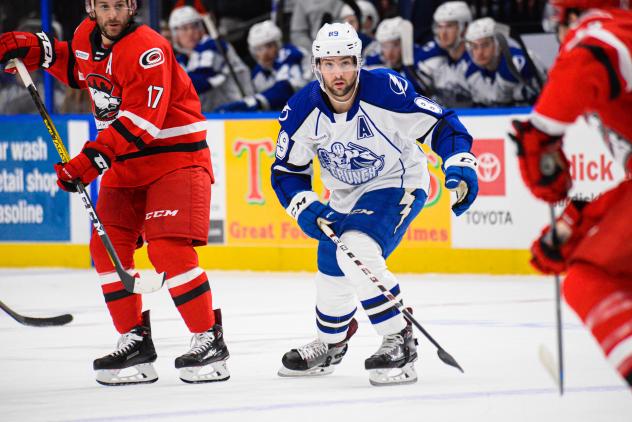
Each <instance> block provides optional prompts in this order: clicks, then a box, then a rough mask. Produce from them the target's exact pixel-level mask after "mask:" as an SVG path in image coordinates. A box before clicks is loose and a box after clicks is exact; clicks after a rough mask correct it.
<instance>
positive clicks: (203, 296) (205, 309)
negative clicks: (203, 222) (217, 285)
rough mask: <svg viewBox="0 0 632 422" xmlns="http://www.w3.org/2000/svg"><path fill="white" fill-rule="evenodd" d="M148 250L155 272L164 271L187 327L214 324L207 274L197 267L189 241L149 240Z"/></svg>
mask: <svg viewBox="0 0 632 422" xmlns="http://www.w3.org/2000/svg"><path fill="white" fill-rule="evenodd" d="M148 253H149V259H150V260H151V262H152V264H153V265H154V267H155V268H156V271H157V272H159V273H161V272H163V271H164V272H166V273H167V280H166V284H167V287H168V288H169V293H170V294H171V297H172V298H173V302H174V303H175V304H176V307H177V308H178V311H179V312H180V315H182V319H183V320H184V323H185V324H186V325H187V327H188V328H189V330H190V331H191V332H192V333H201V332H204V331H207V330H209V329H210V328H211V327H212V326H213V325H215V315H214V313H213V306H212V305H213V297H212V294H211V287H210V285H209V283H208V278H207V277H206V273H205V272H204V270H203V269H201V268H200V267H198V257H197V253H196V252H195V249H193V246H192V244H191V241H190V240H189V239H178V238H163V239H154V240H151V241H149V250H148Z"/></svg>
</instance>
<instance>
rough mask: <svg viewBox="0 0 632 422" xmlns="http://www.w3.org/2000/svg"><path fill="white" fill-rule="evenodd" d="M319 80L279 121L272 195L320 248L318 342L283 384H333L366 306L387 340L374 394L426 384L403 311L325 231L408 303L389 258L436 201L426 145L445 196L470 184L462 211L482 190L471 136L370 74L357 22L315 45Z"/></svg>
mask: <svg viewBox="0 0 632 422" xmlns="http://www.w3.org/2000/svg"><path fill="white" fill-rule="evenodd" d="M312 53H313V59H312V67H313V70H314V73H315V74H316V78H317V81H314V82H311V83H309V84H308V85H307V86H306V87H305V88H303V89H302V90H301V91H299V92H298V93H297V94H295V95H294V96H293V97H292V98H291V99H290V101H289V102H288V104H287V105H286V106H285V107H284V109H283V111H282V112H281V116H280V117H279V122H280V124H281V130H280V132H279V136H278V140H277V146H276V159H275V162H274V164H273V166H272V186H273V188H274V190H275V192H276V194H277V197H278V199H279V201H280V202H281V205H282V206H283V207H284V208H285V209H286V211H287V212H288V213H289V215H290V216H292V217H293V218H295V219H296V220H297V221H298V224H299V226H300V227H301V229H302V230H303V231H304V232H305V234H307V235H308V236H310V237H312V238H314V239H318V240H319V244H318V273H317V275H316V290H317V295H316V329H317V339H316V340H314V341H313V342H311V343H308V344H306V345H304V346H301V347H297V348H296V349H292V350H290V351H289V352H287V353H286V354H285V355H284V356H283V359H282V363H283V366H282V367H281V369H280V370H279V375H281V376H306V375H324V374H329V373H331V372H333V370H334V366H333V365H336V364H338V363H340V361H341V360H342V358H343V357H344V355H345V353H346V351H347V348H348V344H347V342H348V341H349V339H350V338H351V336H352V335H353V334H354V332H355V331H356V329H357V322H356V320H355V319H354V318H353V316H354V314H355V312H356V300H357V299H359V300H360V302H361V304H362V307H363V308H364V310H365V312H366V314H367V315H368V318H369V320H370V321H371V323H372V324H373V327H374V328H375V330H376V331H377V333H378V334H379V335H381V336H383V341H382V344H381V346H380V347H379V348H378V350H377V351H376V352H375V353H374V354H373V355H372V356H370V357H369V358H368V359H366V361H365V368H366V369H367V370H369V380H370V381H371V383H372V384H374V385H384V384H397V383H412V382H415V381H417V374H416V372H415V368H414V362H415V361H416V359H417V348H416V340H415V339H414V338H413V333H412V327H411V325H410V323H407V322H406V320H405V319H404V317H403V315H402V314H401V313H400V311H399V310H398V309H396V308H395V307H394V306H393V305H391V304H390V303H389V302H388V300H387V299H386V298H385V297H384V296H382V294H381V293H380V291H379V290H378V288H377V287H376V286H375V285H374V284H372V283H369V282H367V281H366V279H365V275H364V274H363V273H361V272H360V271H359V270H358V268H357V266H356V265H355V264H354V263H352V262H349V260H348V258H347V257H345V255H344V254H342V253H340V252H337V251H336V245H335V244H334V243H333V242H331V241H330V240H329V239H328V238H327V236H325V235H324V234H323V233H322V231H321V229H320V228H319V226H318V220H319V219H324V220H326V221H328V222H329V224H331V228H332V229H333V230H334V231H335V232H336V233H337V234H338V236H340V237H341V239H342V241H343V242H344V243H345V244H347V245H348V246H349V248H350V249H352V250H353V251H354V253H356V254H357V255H358V258H359V259H360V260H361V261H362V262H363V263H364V264H365V265H367V266H368V267H369V268H370V269H371V271H372V272H373V273H374V274H375V275H376V276H377V277H378V278H379V279H380V280H381V282H382V283H383V284H384V285H385V286H386V288H387V289H389V290H390V291H391V293H392V294H393V295H394V296H395V297H396V298H397V300H402V294H401V292H400V287H399V284H398V282H397V279H396V278H395V276H394V275H393V274H392V273H391V272H390V271H389V270H388V269H387V266H386V261H385V259H386V258H387V257H388V256H389V255H390V254H391V252H393V250H394V249H395V248H396V247H397V245H398V244H399V242H400V241H401V239H402V236H403V235H404V233H405V232H406V229H407V228H408V226H409V225H410V223H411V222H412V220H413V219H414V218H415V217H416V216H417V215H418V214H419V212H420V211H421V209H422V208H423V206H424V203H425V201H426V198H427V196H428V190H429V185H430V175H429V172H428V164H427V158H426V156H425V155H424V153H423V151H422V150H421V148H420V147H419V145H417V140H419V141H420V142H425V143H428V144H429V145H430V147H431V148H432V150H433V151H434V152H436V153H437V154H438V155H439V156H440V157H441V158H442V160H443V166H442V168H443V171H444V173H445V175H446V182H445V183H446V187H447V188H448V189H454V188H456V187H457V186H458V185H459V184H461V183H462V184H465V185H466V186H467V193H466V195H465V197H464V199H463V200H462V201H460V202H459V203H458V204H457V205H455V206H454V207H453V210H454V213H455V214H456V215H460V214H462V213H463V212H465V211H466V210H467V209H468V208H469V207H470V205H471V204H472V202H473V201H474V199H475V198H476V195H477V193H478V180H477V176H476V170H475V169H476V158H475V157H474V156H473V155H472V153H471V152H470V148H471V145H472V137H471V136H470V135H469V134H468V132H467V130H466V129H465V127H463V125H462V124H461V122H460V121H459V120H458V118H457V116H456V115H455V114H454V112H453V111H450V110H445V109H443V108H441V107H440V106H439V105H437V104H436V103H434V102H432V101H431V100H429V99H428V98H425V97H423V96H421V95H419V94H417V93H416V92H415V91H414V90H413V88H412V86H411V84H410V83H409V82H408V81H407V80H406V79H404V78H403V77H401V76H400V75H399V74H397V73H396V72H393V71H391V70H388V69H375V70H371V71H369V70H361V66H362V56H361V45H360V40H359V39H358V36H357V34H356V32H355V30H354V29H353V28H352V27H351V26H350V25H349V24H347V23H344V24H342V23H335V24H326V25H325V26H323V27H322V28H321V30H320V31H319V32H318V35H317V37H316V39H315V41H314V43H313V47H312ZM314 157H317V158H318V160H319V163H320V166H321V169H322V171H321V178H322V181H323V183H324V185H325V187H326V188H327V189H329V191H330V192H331V199H330V202H329V204H327V205H326V204H324V203H323V202H321V201H320V200H319V198H318V195H317V194H316V193H315V192H314V191H313V189H312V180H311V178H312V175H313V165H312V164H313V160H314Z"/></svg>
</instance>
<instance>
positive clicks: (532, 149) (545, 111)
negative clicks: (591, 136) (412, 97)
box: [511, 0, 632, 386]
mask: <svg viewBox="0 0 632 422" xmlns="http://www.w3.org/2000/svg"><path fill="white" fill-rule="evenodd" d="M551 3H552V5H553V6H554V7H555V8H556V9H557V12H558V15H557V23H558V25H559V26H558V34H559V37H560V42H561V43H562V45H561V47H560V54H559V56H558V58H557V61H556V62H555V64H554V66H553V68H552V69H551V72H550V74H549V79H548V82H547V84H546V86H545V87H544V90H543V91H542V94H541V95H540V98H539V99H538V102H537V103H536V105H535V107H534V110H533V113H532V115H531V116H530V118H529V120H528V121H525V122H519V121H515V122H514V123H513V125H514V129H515V132H514V134H512V135H511V136H512V138H513V139H514V140H515V141H516V143H517V144H518V156H519V161H520V170H521V173H522V178H523V179H524V181H525V183H526V184H527V186H528V187H529V189H530V190H531V192H532V193H533V194H534V195H535V196H536V197H538V198H540V199H543V200H545V201H547V202H550V203H553V202H556V201H560V200H563V199H564V198H566V196H567V193H568V190H569V188H570V186H571V177H570V172H569V166H568V160H567V159H566V157H565V156H564V153H563V151H562V137H563V135H564V132H565V130H566V128H567V127H568V126H570V125H571V124H572V123H573V122H574V121H575V119H576V118H577V117H579V116H581V115H586V114H595V115H596V116H597V117H598V118H599V119H600V121H601V124H602V127H603V130H602V132H603V135H604V138H605V139H604V140H605V141H606V143H607V145H608V148H609V149H610V151H611V152H612V155H613V158H614V160H615V162H617V163H619V164H620V165H622V166H623V168H624V169H625V171H626V173H627V176H628V177H627V178H626V180H625V181H623V182H622V183H620V184H619V185H618V186H617V187H615V188H614V189H612V190H610V191H608V192H605V193H604V194H603V195H602V196H600V197H599V198H597V199H595V200H593V201H591V202H584V201H577V200H571V201H570V202H569V204H568V206H567V207H566V209H565V210H564V212H563V213H562V215H561V216H560V217H559V219H558V220H557V223H556V229H557V234H558V239H557V240H558V242H559V244H560V246H559V247H557V246H554V245H553V241H552V235H551V230H550V228H549V227H546V228H545V229H544V230H543V232H542V235H541V236H540V238H539V239H538V240H536V241H535V242H534V244H533V246H532V248H531V251H532V254H533V259H532V261H531V262H532V264H533V265H534V266H535V267H536V268H538V269H539V270H541V271H542V272H545V273H561V272H564V271H565V272H566V278H565V279H564V286H563V289H564V297H565V299H566V302H567V303H568V305H570V306H571V307H572V308H573V309H574V310H575V312H577V314H578V315H579V317H580V318H581V319H582V321H583V322H584V324H585V325H586V327H587V328H589V329H590V330H591V332H592V334H593V336H594V337H595V339H596V340H597V342H598V343H599V345H600V346H601V348H602V349H603V351H604V353H605V355H606V357H607V358H608V360H609V361H610V363H611V364H612V365H613V366H614V367H615V368H616V369H617V371H618V372H619V374H621V376H622V377H623V378H624V379H625V380H626V381H627V383H628V384H629V385H631V386H632V224H631V223H632V221H631V220H630V216H631V215H632V214H631V213H632V180H631V179H630V175H632V119H631V117H632V12H630V11H629V10H624V9H628V7H629V6H628V4H629V3H628V1H626V0H621V1H619V0H552V1H551Z"/></svg>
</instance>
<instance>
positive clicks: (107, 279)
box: [90, 226, 143, 334]
mask: <svg viewBox="0 0 632 422" xmlns="http://www.w3.org/2000/svg"><path fill="white" fill-rule="evenodd" d="M106 230H107V233H108V236H109V237H110V240H111V241H112V244H113V245H114V249H115V250H116V253H117V254H118V257H119V259H120V260H121V264H123V268H125V269H132V268H134V249H135V248H136V240H137V239H138V233H135V232H133V231H130V230H126V229H123V228H121V227H117V226H108V227H107V228H106ZM90 254H91V255H92V259H93V261H94V267H95V268H96V270H97V273H99V278H100V279H101V290H102V291H103V296H104V297H105V303H106V305H107V307H108V310H109V311H110V316H111V317H112V322H113V323H114V327H115V328H116V330H117V331H118V332H119V333H121V334H123V333H126V332H128V331H130V330H131V329H132V328H134V327H135V326H137V325H140V324H141V323H142V315H141V312H142V307H143V303H142V298H141V295H137V294H133V293H130V292H128V291H127V290H125V287H124V286H123V283H121V280H120V278H119V276H118V274H117V273H116V271H115V270H114V266H113V265H112V261H111V260H110V257H109V255H108V253H107V251H106V249H105V247H104V246H103V242H102V241H101V238H100V237H99V236H97V235H96V234H93V236H92V239H90Z"/></svg>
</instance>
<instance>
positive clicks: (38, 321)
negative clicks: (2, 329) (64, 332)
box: [0, 300, 72, 327]
mask: <svg viewBox="0 0 632 422" xmlns="http://www.w3.org/2000/svg"><path fill="white" fill-rule="evenodd" d="M0 308H2V310H3V311H4V312H6V313H7V314H9V316H10V317H11V318H13V319H14V320H16V321H17V322H19V323H20V324H23V325H30V326H32V327H52V326H57V325H65V324H68V323H69V322H70V321H72V315H70V314H63V315H58V316H54V317H48V318H35V317H29V316H24V315H20V314H18V313H17V312H15V311H14V310H13V309H11V308H9V307H8V306H7V305H5V304H4V302H2V301H1V300H0Z"/></svg>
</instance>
